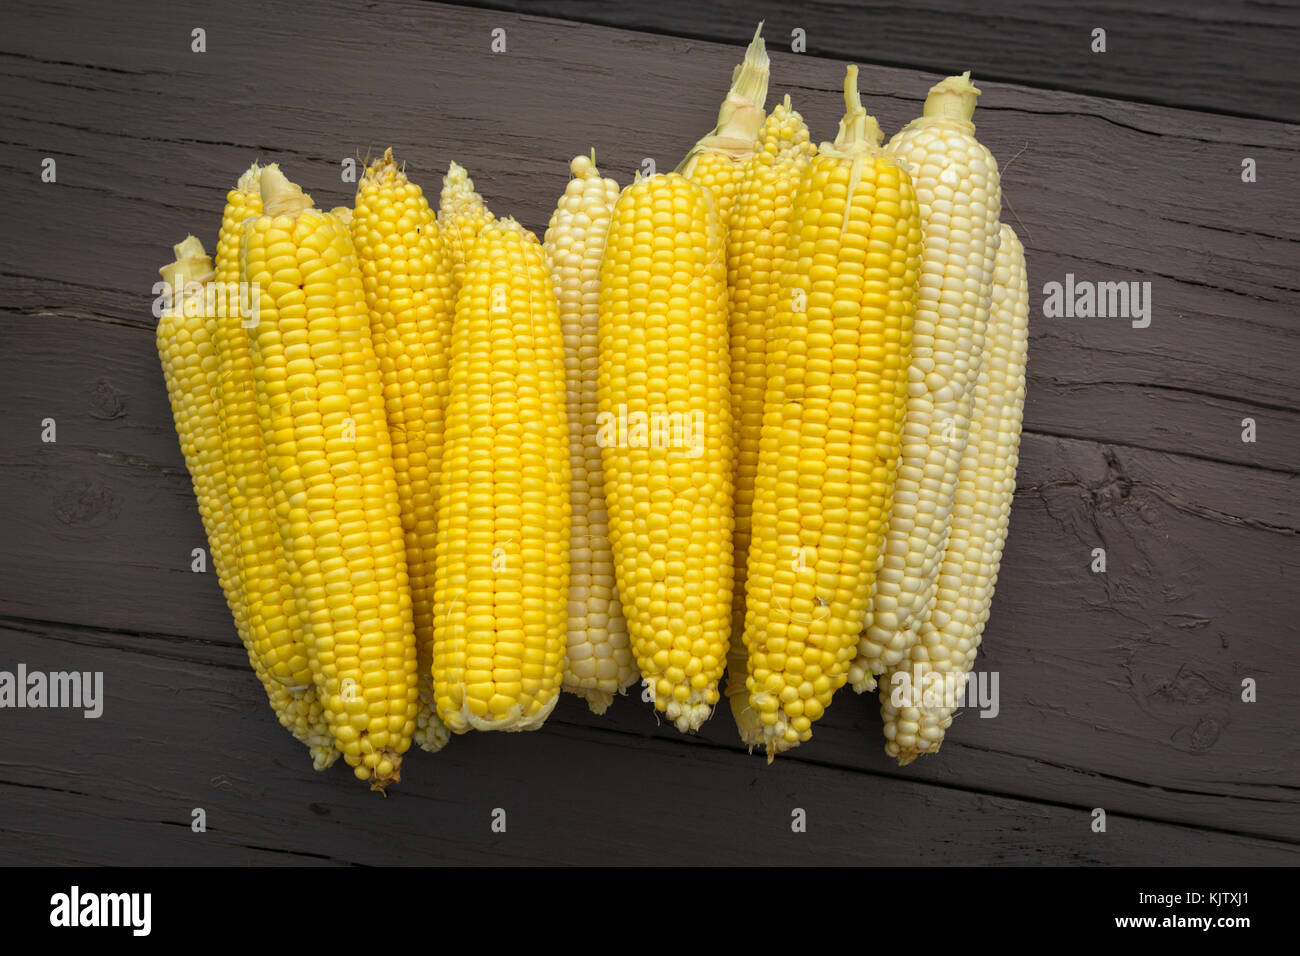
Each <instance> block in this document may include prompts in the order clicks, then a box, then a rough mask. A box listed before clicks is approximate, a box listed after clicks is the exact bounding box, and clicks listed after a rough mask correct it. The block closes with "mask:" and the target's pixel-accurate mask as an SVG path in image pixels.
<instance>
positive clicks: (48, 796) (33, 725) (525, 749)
mask: <svg viewBox="0 0 1300 956" xmlns="http://www.w3.org/2000/svg"><path fill="white" fill-rule="evenodd" d="M0 635H2V636H3V641H4V645H5V646H6V647H7V648H9V649H10V650H11V652H12V653H13V654H14V658H15V659H16V660H21V661H24V662H26V663H27V664H28V665H29V666H30V667H33V668H40V669H44V670H59V669H66V668H77V669H80V670H88V671H102V672H103V675H104V685H105V688H106V696H107V703H106V706H105V710H104V713H103V716H101V717H100V718H98V719H97V720H86V719H84V718H82V717H81V715H80V714H78V713H73V712H69V711H58V710H18V711H12V712H9V713H7V714H6V721H7V723H8V725H9V727H10V728H11V729H10V734H11V737H10V743H9V746H8V748H7V752H6V754H5V760H4V762H3V764H0V794H3V798H4V805H5V807H6V811H5V813H4V815H3V817H0V863H4V864H12V863H16V862H22V863H51V862H65V861H66V860H67V859H68V858H69V857H73V858H75V859H76V860H77V861H78V862H84V863H145V862H147V863H187V864H188V863H212V862H220V863H230V862H240V863H251V862H266V861H267V858H268V856H269V854H268V849H270V848H274V850H275V852H276V855H277V856H279V857H282V858H283V861H284V862H331V863H343V862H349V863H365V864H394V863H397V864H413V863H453V864H472V863H494V862H506V863H518V864H533V863H549V864H554V863H574V862H603V863H624V864H640V865H647V864H656V863H664V862H668V861H672V862H675V863H684V864H693V865H700V864H746V863H747V864H754V863H762V864H769V865H781V864H784V865H789V864H808V863H817V864H841V865H842V864H863V863H871V864H927V863H929V864H951V863H955V862H961V863H989V864H999V863H1010V862H1036V863H1070V864H1135V863H1146V864H1174V863H1179V864H1188V863H1201V864H1207V865H1208V864H1214V865H1227V864H1237V865H1241V864H1270V863H1271V864H1294V863H1296V862H1297V860H1300V850H1297V848H1296V847H1295V846H1292V845H1288V844H1286V843H1283V842H1278V841H1271V840H1262V839H1258V838H1252V837H1248V836H1244V835H1241V834H1239V833H1230V832H1220V831H1205V830H1191V829H1188V828H1185V827H1179V826H1172V825H1169V824H1164V823H1159V822H1155V821H1151V820H1146V819H1141V818H1138V817H1131V816H1128V815H1126V814H1125V813H1123V812H1122V811H1121V810H1119V809H1117V808H1109V813H1108V821H1107V822H1108V829H1107V832H1106V833H1105V834H1095V833H1093V832H1092V831H1091V828H1090V822H1091V816H1090V814H1091V811H1092V809H1093V807H1094V806H1095V805H1097V804H1094V803H1093V802H1092V799H1091V798H1092V794H1090V793H1088V792H1087V791H1086V790H1081V791H1080V792H1079V794H1078V797H1079V800H1082V801H1083V802H1079V800H1076V801H1074V802H1072V803H1070V804H1048V803H1028V802H1025V801H1022V800H1016V799H1012V798H1008V797H1005V796H1000V795H997V794H985V793H972V792H969V791H965V790H961V789H956V788H953V787H949V786H935V785H930V784H924V783H919V782H915V781H910V780H896V779H890V778H888V777H884V776H879V775H875V774H844V773H843V772H840V771H837V770H834V769H831V768H825V767H819V766H817V765H815V764H810V763H801V764H796V763H795V762H790V761H781V762H779V763H778V764H776V765H775V766H773V767H771V768H768V767H765V766H764V765H763V763H762V762H761V761H759V760H755V759H751V758H748V757H746V756H744V755H742V754H738V753H728V752H726V751H721V750H719V749H717V748H709V747H689V746H687V747H684V746H681V745H680V744H677V743H675V742H673V741H668V740H662V739H657V738H655V737H652V736H642V737H638V736H634V735H629V734H622V733H612V732H608V731H600V730H593V729H590V728H577V727H570V726H567V725H563V724H559V723H557V724H555V725H550V724H548V726H547V727H546V728H544V729H543V730H542V731H541V732H539V733H532V734H471V735H467V736H465V737H460V738H457V739H456V740H454V741H452V743H451V745H450V746H448V748H447V749H446V750H444V751H443V752H442V753H441V754H439V755H437V756H434V757H430V756H427V755H423V754H416V755H415V756H414V757H412V758H411V759H410V761H409V762H408V765H407V768H406V773H405V775H404V779H403V782H402V785H401V787H400V788H394V789H393V790H392V792H391V793H390V795H389V797H388V798H387V799H384V798H382V797H380V796H378V795H376V794H372V793H369V792H367V791H366V790H365V788H363V787H360V786H358V785H357V782H356V781H355V780H354V779H352V777H351V774H350V773H348V772H347V771H346V770H344V769H343V768H334V769H332V770H330V771H328V772H325V773H322V774H314V773H312V772H310V771H309V770H307V769H306V761H305V756H304V754H303V753H301V752H300V750H299V748H298V745H297V744H296V743H295V742H293V741H292V740H291V739H290V738H289V737H288V735H286V734H284V733H283V731H281V730H280V729H279V728H278V727H276V726H274V724H273V722H272V721H270V720H269V719H267V717H268V715H267V714H266V713H265V712H264V711H265V707H264V705H263V704H262V702H261V701H259V700H258V696H259V695H260V694H261V690H260V688H258V687H257V686H256V684H255V683H254V681H253V680H252V678H251V675H249V674H248V673H247V670H246V668H245V667H244V666H243V665H242V663H241V662H240V661H239V659H238V658H239V656H240V653H241V652H240V651H239V649H238V648H236V647H231V646H225V647H218V646H216V645H211V644H205V643H204V642H200V641H194V640H189V639H185V640H180V641H178V640H175V639H170V638H164V639H159V638H156V637H153V636H138V637H136V636H127V635H114V634H103V633H100V634H96V633H94V632H86V631H77V630H73V629H69V628H62V627H41V628H30V627H25V626H24V627H21V629H18V628H15V627H13V626H0ZM569 703H573V704H576V701H569ZM52 738H57V739H59V740H61V741H64V742H65V745H64V746H62V747H59V748H51V747H49V746H48V743H47V742H48V741H49V740H50V739H52ZM195 808H202V809H203V810H204V811H205V814H206V821H207V828H208V829H207V832H206V833H194V832H192V830H191V829H190V826H189V822H190V820H191V819H192V816H191V815H192V811H193V810H194V809H195ZM496 808H502V809H504V810H505V812H506V818H505V819H506V832H505V833H493V832H492V830H491V822H492V814H493V811H494V810H495V809H496ZM796 808H801V809H803V810H804V811H805V813H806V815H807V821H808V823H807V831H806V832H803V833H795V832H792V829H791V821H792V813H793V811H794V810H795V809H796Z"/></svg>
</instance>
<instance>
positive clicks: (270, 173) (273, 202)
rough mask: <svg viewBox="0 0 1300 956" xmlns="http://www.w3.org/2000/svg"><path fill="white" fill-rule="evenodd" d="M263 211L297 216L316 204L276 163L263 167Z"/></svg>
mask: <svg viewBox="0 0 1300 956" xmlns="http://www.w3.org/2000/svg"><path fill="white" fill-rule="evenodd" d="M261 189H262V211H263V212H265V213H266V215H268V216H296V215H298V214H299V213H302V212H306V211H307V210H308V209H311V208H312V207H313V206H314V205H315V204H314V203H313V202H312V199H311V196H309V195H307V194H306V193H305V192H303V191H302V187H301V186H299V185H298V184H297V183H293V182H290V181H289V179H288V177H286V176H285V175H284V173H282V172H280V167H279V165H278V164H276V163H272V164H271V165H270V166H266V167H264V168H263V169H262V177H261Z"/></svg>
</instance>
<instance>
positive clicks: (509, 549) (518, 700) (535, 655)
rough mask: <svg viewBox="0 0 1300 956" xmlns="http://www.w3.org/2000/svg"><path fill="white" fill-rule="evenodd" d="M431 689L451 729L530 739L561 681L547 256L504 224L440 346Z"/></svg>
mask: <svg viewBox="0 0 1300 956" xmlns="http://www.w3.org/2000/svg"><path fill="white" fill-rule="evenodd" d="M450 374H451V389H450V393H449V395H448V400H447V409H446V424H445V429H444V436H445V437H444V450H443V459H442V476H441V480H440V483H439V494H438V544H437V560H436V574H435V586H434V613H435V615H436V624H437V627H436V629H435V638H434V656H433V683H434V692H435V695H436V697H437V702H438V713H439V715H440V716H441V717H442V720H443V722H444V723H445V724H446V725H447V726H448V727H449V728H450V729H451V730H452V731H454V732H455V733H463V732H465V731H466V730H469V729H470V728H474V729H476V730H532V729H534V728H536V727H539V726H541V724H542V722H543V721H544V720H545V719H546V717H547V715H549V714H550V712H551V710H552V709H553V708H554V707H555V702H556V700H557V699H558V698H559V694H560V684H561V682H562V680H563V677H564V651H565V636H564V630H565V622H566V611H567V606H568V586H569V435H568V424H567V419H566V415H565V407H564V335H563V332H562V330H561V328H560V316H559V308H558V305H557V303H556V299H555V291H554V289H553V287H552V285H551V276H550V272H549V271H548V269H547V265H546V258H545V255H544V253H543V252H542V248H541V246H540V244H539V243H538V242H537V238H536V237H535V236H534V235H533V234H532V233H530V232H525V231H524V230H523V229H522V228H521V227H520V226H519V224H518V223H516V222H515V221H514V220H513V219H505V220H501V221H498V222H494V223H489V224H487V225H485V226H484V227H483V229H482V231H481V232H480V233H479V236H478V238H477V239H476V240H475V243H474V245H473V246H472V247H471V248H470V251H469V255H468V257H467V259H466V262H465V273H464V281H463V284H462V285H461V289H460V294H459V296H458V297H457V300H456V318H455V324H454V325H453V327H452V336H451V363H450Z"/></svg>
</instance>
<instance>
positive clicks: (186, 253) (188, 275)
mask: <svg viewBox="0 0 1300 956" xmlns="http://www.w3.org/2000/svg"><path fill="white" fill-rule="evenodd" d="M172 252H173V253H174V254H175V256H176V261H175V262H169V263H168V264H167V265H165V266H163V267H162V268H161V269H159V270H158V274H159V275H161V276H162V277H163V281H164V282H166V283H167V284H168V285H169V286H171V288H172V289H173V290H174V291H175V292H181V291H183V290H184V288H185V285H186V284H187V283H190V282H211V281H212V277H213V269H212V259H211V257H210V256H208V254H207V252H205V251H204V249H203V243H202V242H201V241H199V239H198V237H196V236H186V237H185V238H184V239H183V240H181V241H180V242H178V243H176V244H175V245H174V246H172Z"/></svg>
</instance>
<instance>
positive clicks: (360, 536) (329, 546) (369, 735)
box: [240, 169, 417, 788]
mask: <svg viewBox="0 0 1300 956" xmlns="http://www.w3.org/2000/svg"><path fill="white" fill-rule="evenodd" d="M261 189H262V206H263V214H262V215H260V216H258V217H257V218H255V219H251V220H249V221H248V222H246V223H245V224H244V234H243V239H242V245H241V249H240V278H241V281H243V282H245V283H247V284H248V285H249V286H250V287H251V286H253V285H256V286H257V301H258V313H257V324H256V326H255V327H254V328H252V329H251V330H250V331H251V333H252V336H253V368H254V375H255V379H256V383H257V395H258V412H259V417H260V421H261V424H262V436H263V441H264V444H265V450H266V457H267V473H268V476H269V479H270V485H271V491H272V500H273V502H274V504H275V509H276V516H277V518H278V519H279V527H280V535H281V540H282V543H283V546H284V548H285V553H286V554H287V555H288V558H289V566H290V575H291V580H292V582H293V586H294V594H295V598H296V599H297V601H298V608H299V610H300V612H304V613H305V616H306V620H307V622H308V625H307V626H308V632H307V641H306V644H307V651H308V658H309V662H310V665H311V670H312V676H313V678H314V680H315V683H316V689H317V691H318V692H319V693H320V695H321V700H322V702H323V703H324V705H325V712H326V716H327V718H328V720H329V724H330V729H331V731H332V733H333V736H334V740H335V742H336V744H337V745H338V748H339V749H340V750H341V751H342V752H343V757H344V759H345V760H346V761H347V762H348V764H349V765H350V766H351V767H352V768H353V772H354V773H355V774H356V775H357V777H359V778H360V779H362V780H369V781H371V782H372V786H373V787H375V788H382V787H383V786H384V785H385V784H387V783H390V782H395V781H397V780H399V779H400V770H401V759H402V754H403V753H405V751H406V750H407V749H408V748H409V746H410V743H411V735H412V733H413V731H414V729H415V714H416V696H417V695H416V673H415V667H416V651H415V636H414V633H413V631H412V622H411V594H410V588H409V586H408V583H407V576H406V557H405V549H404V547H403V545H404V542H403V538H402V531H401V517H400V514H399V511H398V501H397V480H396V477H395V475H394V472H393V458H392V449H391V446H390V443H389V436H388V427H387V424H386V422H385V420H384V392H383V386H382V383H381V381H380V377H379V363H378V361H377V360H376V358H375V351H374V347H373V345H372V342H371V335H370V323H369V317H368V315H367V312H366V305H365V293H364V291H363V288H362V279H361V270H360V267H359V265H358V263H357V257H356V253H355V251H354V249H353V246H352V240H351V238H350V236H349V234H348V229H347V227H346V226H345V225H343V223H342V222H340V221H339V220H338V219H337V218H335V217H334V216H331V215H329V214H328V213H322V212H320V211H319V210H317V209H314V208H312V203H311V198H310V197H309V196H305V195H304V194H303V192H302V190H300V189H299V188H298V187H297V186H295V185H293V184H292V183H290V182H289V181H288V180H286V179H285V178H284V176H283V175H282V174H281V173H280V171H279V170H278V169H266V170H264V171H263V173H262V183H261Z"/></svg>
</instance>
